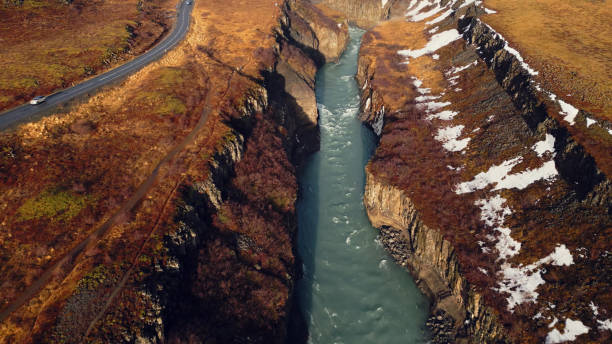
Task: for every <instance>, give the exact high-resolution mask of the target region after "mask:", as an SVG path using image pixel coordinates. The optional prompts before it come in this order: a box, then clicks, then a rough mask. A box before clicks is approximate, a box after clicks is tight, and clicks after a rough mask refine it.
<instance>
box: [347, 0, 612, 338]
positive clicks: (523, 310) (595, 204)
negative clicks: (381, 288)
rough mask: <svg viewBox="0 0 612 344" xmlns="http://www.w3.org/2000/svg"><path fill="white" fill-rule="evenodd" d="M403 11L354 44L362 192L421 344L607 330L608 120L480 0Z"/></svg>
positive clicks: (602, 334) (419, 4)
mask: <svg viewBox="0 0 612 344" xmlns="http://www.w3.org/2000/svg"><path fill="white" fill-rule="evenodd" d="M397 5H398V3H395V4H394V7H393V8H392V15H393V13H395V11H396V10H397V7H396V6H397ZM486 11H489V12H491V11H490V10H486ZM401 12H402V13H403V14H405V17H404V15H402V18H401V19H398V20H391V21H388V22H384V23H381V24H380V25H378V26H377V27H375V28H373V29H372V30H371V31H370V32H368V33H367V34H366V35H365V36H364V39H363V45H362V49H361V51H360V61H359V72H358V80H359V82H360V84H361V85H362V99H363V101H362V118H363V120H364V121H365V122H366V123H368V124H369V125H370V126H371V127H372V128H373V129H374V131H375V132H376V133H377V134H378V135H379V136H380V142H379V147H378V149H377V151H376V153H375V155H374V156H373V158H372V160H371V161H370V163H369V164H368V166H367V185H366V192H365V196H364V202H365V205H366V209H367V212H368V216H369V217H370V219H371V221H372V223H373V225H374V226H376V227H380V228H381V236H382V238H383V243H384V244H385V246H386V247H387V249H388V250H389V251H390V252H391V254H392V255H393V256H394V258H395V259H396V260H397V261H398V262H399V263H400V264H401V265H403V266H405V267H407V269H409V270H410V271H411V272H412V273H413V275H414V276H415V278H416V279H417V283H418V285H419V287H420V288H421V289H422V290H423V291H424V292H425V294H427V295H429V296H430V297H431V299H432V301H433V304H432V315H433V316H432V318H430V320H429V321H428V325H429V326H430V328H431V329H432V332H433V333H434V342H438V343H446V342H472V343H496V342H520V343H538V342H549V343H556V342H561V341H563V340H568V339H569V338H571V339H572V340H576V341H577V342H591V341H597V342H606V340H609V338H610V335H611V333H610V329H609V328H608V326H607V325H605V324H607V321H608V320H607V319H608V318H609V317H610V314H612V313H610V306H611V305H610V304H609V301H608V298H607V297H605V296H604V295H603V294H602V293H601V292H600V288H602V287H603V286H604V285H606V287H605V288H609V286H607V285H608V284H609V281H608V280H607V279H606V278H605V277H603V275H602V271H609V269H610V259H609V258H608V256H609V253H608V252H609V249H610V242H609V240H603V241H602V240H600V239H598V238H600V236H601V235H602V233H608V232H609V231H610V228H611V227H612V223H611V222H610V221H611V220H610V214H611V209H612V207H611V204H610V195H611V189H610V178H609V177H608V176H609V174H610V172H609V171H608V170H609V168H608V166H609V160H608V159H609V153H608V154H604V153H603V152H604V151H608V152H609V148H608V147H609V144H610V141H611V140H610V137H609V136H608V133H606V130H609V128H611V127H612V126H611V125H610V123H609V122H607V120H606V119H605V118H603V117H601V116H599V117H598V116H596V115H595V114H592V113H588V112H586V111H583V110H579V109H577V108H573V107H572V106H571V105H569V104H567V103H565V102H563V101H558V100H559V99H558V97H557V96H555V95H554V94H553V93H552V91H547V90H545V89H544V87H543V86H542V85H540V84H539V81H538V79H537V78H535V75H537V73H536V72H535V71H534V70H533V69H531V68H530V66H529V65H527V64H526V63H525V61H524V60H523V58H522V57H521V56H520V53H518V52H517V51H516V50H513V49H512V48H511V47H510V46H509V43H508V42H507V41H505V40H504V39H503V37H502V36H501V35H500V34H498V33H496V32H495V31H493V29H492V28H491V27H490V26H488V25H487V24H485V22H483V21H482V20H483V19H480V16H481V15H482V14H484V13H485V9H484V8H482V7H480V6H479V5H478V4H474V3H473V2H470V1H412V2H410V6H406V7H405V8H404V9H403V10H402V11H401ZM568 116H570V118H569V119H568ZM592 118H597V120H596V121H595V120H593V119H592ZM588 119H590V120H588ZM587 121H588V122H589V123H591V125H593V127H592V128H591V129H593V131H591V129H588V128H589V127H588V126H584V125H582V124H581V123H583V122H584V123H586V122H587ZM574 122H575V123H576V125H574ZM595 125H598V126H599V128H596V127H594V126H595ZM595 131H597V134H596V135H597V138H595V136H594V135H595ZM610 132H612V131H610ZM569 214H574V215H569ZM576 214H580V215H576ZM594 266H597V268H594ZM606 274H607V273H606ZM576 275H580V276H582V277H580V279H583V280H577V279H576V277H575V276H576ZM584 280H588V281H589V282H585V281H584ZM594 285H597V286H598V287H593V286H594ZM601 309H606V311H605V313H602V312H601ZM602 314H605V315H604V316H602ZM570 324H575V325H576V326H574V327H572V325H570ZM572 331H573V332H572Z"/></svg>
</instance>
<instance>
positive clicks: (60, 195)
mask: <svg viewBox="0 0 612 344" xmlns="http://www.w3.org/2000/svg"><path fill="white" fill-rule="evenodd" d="M93 201H94V198H92V197H90V196H85V195H76V194H73V193H71V192H68V191H63V190H46V191H43V192H42V193H41V194H39V195H38V196H37V197H35V198H31V199H29V200H27V201H26V202H25V203H24V204H23V205H22V206H21V207H19V209H17V221H29V220H38V219H41V218H49V219H53V220H56V221H66V220H70V219H71V218H73V217H75V216H76V215H78V214H79V213H80V212H81V210H83V208H85V207H87V206H88V205H89V204H91V203H92V202H93Z"/></svg>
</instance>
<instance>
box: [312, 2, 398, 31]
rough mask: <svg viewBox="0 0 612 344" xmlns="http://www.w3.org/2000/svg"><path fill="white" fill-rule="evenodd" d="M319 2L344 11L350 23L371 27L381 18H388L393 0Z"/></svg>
mask: <svg viewBox="0 0 612 344" xmlns="http://www.w3.org/2000/svg"><path fill="white" fill-rule="evenodd" d="M320 2H321V3H323V4H326V5H327V6H329V7H331V8H333V9H336V10H338V11H341V12H342V13H344V14H345V15H346V17H347V18H348V20H349V21H350V22H351V23H353V24H355V25H357V26H360V27H364V28H371V27H373V26H374V25H376V24H378V23H379V22H380V21H381V20H384V19H388V18H389V13H390V8H391V4H392V3H393V2H394V0H390V1H386V0H382V1H381V0H361V1H351V0H322V1H320Z"/></svg>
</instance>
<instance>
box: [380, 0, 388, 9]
mask: <svg viewBox="0 0 612 344" xmlns="http://www.w3.org/2000/svg"><path fill="white" fill-rule="evenodd" d="M387 1H389V0H381V4H380V6H381V7H383V8H384V7H385V5H386V4H387Z"/></svg>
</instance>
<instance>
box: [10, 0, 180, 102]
mask: <svg viewBox="0 0 612 344" xmlns="http://www.w3.org/2000/svg"><path fill="white" fill-rule="evenodd" d="M139 4H140V5H139ZM174 4H176V1H175V0H154V1H146V2H142V3H141V2H140V1H138V0H127V1H125V0H121V1H119V0H112V1H94V2H89V1H83V0H76V1H74V2H72V4H69V5H67V4H65V3H62V2H60V1H38V0H26V1H25V2H23V4H22V5H21V6H18V5H10V6H5V5H2V7H0V44H1V45H2V46H3V49H2V51H0V93H1V94H2V97H0V111H2V110H4V109H8V108H10V107H13V106H15V105H18V104H20V103H23V102H25V101H26V100H28V99H29V98H31V97H32V96H33V95H36V94H39V95H40V94H48V93H51V92H53V91H56V90H58V89H61V88H64V87H68V86H70V85H72V84H73V83H75V82H79V81H81V80H83V79H85V78H87V77H89V76H91V75H95V74H97V73H99V72H101V71H102V70H104V69H106V68H108V67H111V66H114V65H116V64H117V63H119V62H122V61H124V60H126V59H128V58H130V54H128V53H131V54H133V55H135V54H139V53H141V52H142V51H144V50H146V49H147V48H148V47H150V46H151V45H152V44H153V43H154V42H155V41H156V40H157V39H159V38H160V36H161V35H162V34H163V33H164V32H165V30H166V29H165V27H167V26H168V25H169V24H170V21H171V20H172V17H168V16H167V13H168V12H169V10H170V9H171V8H172V7H173V6H174Z"/></svg>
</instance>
